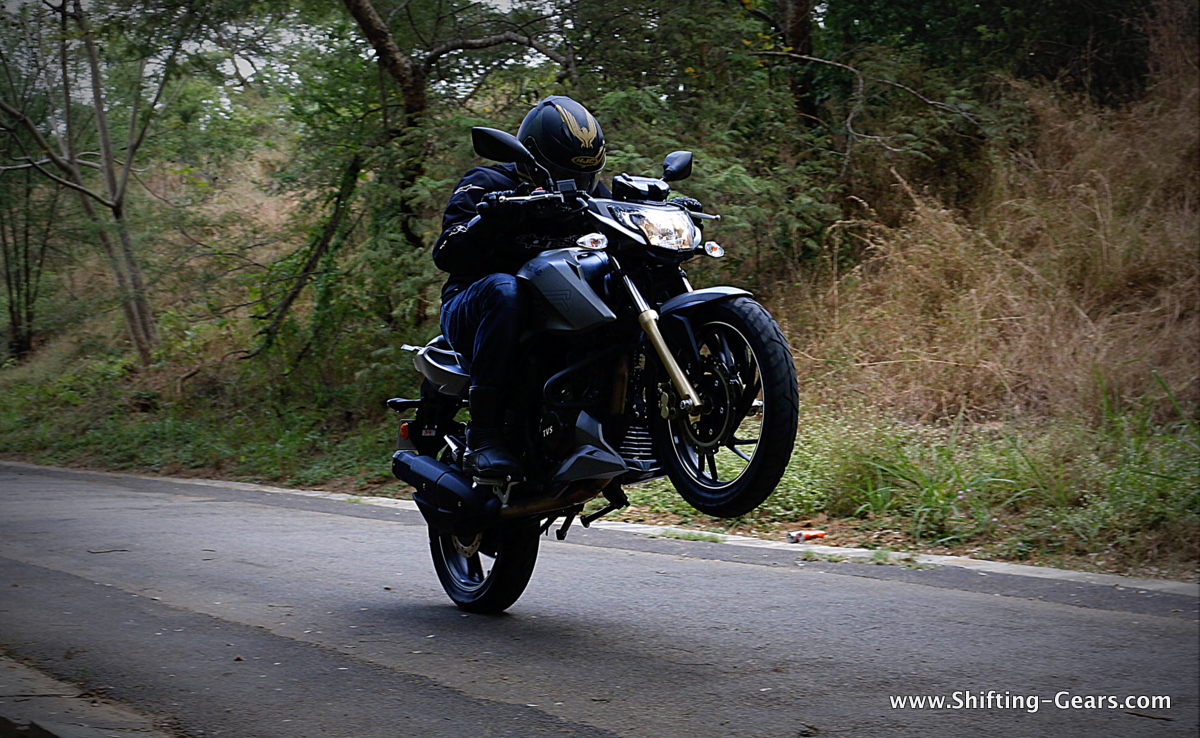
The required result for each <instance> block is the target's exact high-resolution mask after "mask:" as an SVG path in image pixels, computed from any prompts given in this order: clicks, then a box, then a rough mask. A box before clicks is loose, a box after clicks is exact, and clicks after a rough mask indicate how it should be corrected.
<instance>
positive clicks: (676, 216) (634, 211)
mask: <svg viewBox="0 0 1200 738" xmlns="http://www.w3.org/2000/svg"><path fill="white" fill-rule="evenodd" d="M613 211H614V214H615V215H616V216H617V220H619V221H621V223H622V224H624V225H626V226H628V227H629V228H632V229H634V230H638V231H641V232H642V233H643V234H644V235H645V236H646V242H647V243H649V244H650V245H651V246H655V247H657V248H660V249H671V250H673V251H687V250H689V249H693V248H695V247H696V246H697V244H699V242H700V231H699V230H698V229H697V228H696V226H695V225H694V224H693V223H692V217H691V216H690V215H688V214H687V213H686V212H684V211H682V210H673V209H672V210H666V209H661V210H660V209H658V208H627V209H626V208H622V209H620V210H617V209H616V208H613Z"/></svg>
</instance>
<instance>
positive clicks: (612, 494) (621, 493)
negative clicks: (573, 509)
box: [579, 482, 629, 528]
mask: <svg viewBox="0 0 1200 738" xmlns="http://www.w3.org/2000/svg"><path fill="white" fill-rule="evenodd" d="M604 499H606V500H608V504H607V505H605V506H604V507H602V508H600V509H599V510H597V511H596V512H594V513H591V514H589V515H584V516H582V517H581V518H579V522H580V523H582V524H583V527H584V528H590V527H591V525H592V523H594V522H596V520H598V519H599V518H602V517H604V516H605V515H608V514H609V513H611V512H616V511H617V510H620V509H621V508H623V507H629V498H628V497H626V496H625V490H623V489H621V485H619V484H617V483H616V482H613V483H612V484H610V485H608V486H607V487H605V488H604Z"/></svg>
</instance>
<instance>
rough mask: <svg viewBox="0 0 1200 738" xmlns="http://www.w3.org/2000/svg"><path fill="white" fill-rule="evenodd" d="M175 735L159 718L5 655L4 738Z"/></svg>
mask: <svg viewBox="0 0 1200 738" xmlns="http://www.w3.org/2000/svg"><path fill="white" fill-rule="evenodd" d="M129 736H141V737H142V738H170V737H169V735H168V734H167V733H163V732H160V731H159V730H157V729H156V728H155V727H154V720H152V719H151V718H148V717H146V716H145V715H140V714H138V713H135V712H133V711H131V710H129V709H127V708H124V707H121V706H119V705H114V704H112V703H109V702H104V701H102V700H100V699H99V698H97V697H95V696H94V695H88V694H82V693H80V691H79V687H78V686H76V685H74V684H69V683H67V682H61V681H58V680H57V679H52V678H51V677H49V676H47V675H45V674H43V673H42V672H40V671H38V670H37V669H34V668H32V667H29V666H25V665H24V664H21V663H19V662H16V661H13V660H12V659H10V658H6V657H3V656H0V738H129Z"/></svg>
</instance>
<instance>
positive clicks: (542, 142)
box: [517, 95, 605, 192]
mask: <svg viewBox="0 0 1200 738" xmlns="http://www.w3.org/2000/svg"><path fill="white" fill-rule="evenodd" d="M517 140H519V141H520V142H521V143H522V144H523V145H524V146H525V148H527V149H529V151H530V152H532V153H533V155H534V157H535V158H536V159H537V161H538V163H539V164H541V165H542V166H543V167H545V168H546V169H547V170H549V172H550V176H551V177H552V178H553V179H554V181H556V182H558V181H562V180H564V179H573V180H575V186H576V187H578V188H579V189H581V190H584V191H585V192H591V191H592V189H593V188H594V187H595V186H596V177H597V176H598V175H599V174H600V171H601V170H602V169H604V148H605V146H604V133H603V131H601V130H600V124H599V123H597V122H596V119H595V118H594V117H593V116H592V114H591V113H589V112H588V109H587V108H585V107H583V106H582V105H580V104H579V103H577V102H575V101H574V100H572V99H571V98H569V97H562V96H560V95H551V96H550V97H548V98H546V99H545V100H542V101H541V102H539V103H538V104H537V105H535V106H534V107H533V110H530V111H529V114H528V115H526V116H525V120H523V121H521V128H520V129H519V130H518V131H517Z"/></svg>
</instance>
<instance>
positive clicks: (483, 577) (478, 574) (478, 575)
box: [429, 525, 540, 615]
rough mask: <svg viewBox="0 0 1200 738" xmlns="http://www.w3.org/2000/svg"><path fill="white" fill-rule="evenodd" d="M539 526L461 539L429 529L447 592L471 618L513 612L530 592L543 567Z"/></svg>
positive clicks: (435, 556) (437, 564)
mask: <svg viewBox="0 0 1200 738" xmlns="http://www.w3.org/2000/svg"><path fill="white" fill-rule="evenodd" d="M539 539H540V536H539V534H538V529H537V526H534V525H528V526H523V527H520V528H512V529H506V530H496V529H488V530H485V531H483V532H481V533H475V534H471V535H459V534H451V533H445V532H442V531H440V530H437V529H436V528H433V527H431V528H430V529H429V548H430V552H431V553H432V554H433V568H434V569H435V570H436V571H437V575H438V579H439V580H441V582H442V589H444V590H446V594H448V595H450V599H451V600H454V604H456V605H458V606H459V607H460V608H462V609H463V610H466V611H467V612H473V613H479V614H482V615H490V614H494V613H498V612H502V611H504V610H507V609H508V608H509V607H511V606H512V604H513V603H514V602H516V601H517V599H518V598H519V597H520V596H521V593H522V592H524V591H525V586H526V585H527V584H529V578H530V577H531V576H533V565H534V564H535V563H536V562H537V551H538V543H539Z"/></svg>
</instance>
